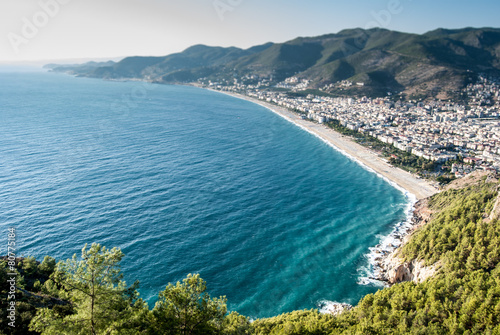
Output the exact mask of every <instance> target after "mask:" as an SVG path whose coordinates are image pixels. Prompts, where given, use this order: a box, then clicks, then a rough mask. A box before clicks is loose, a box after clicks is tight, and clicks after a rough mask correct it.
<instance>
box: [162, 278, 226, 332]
mask: <svg viewBox="0 0 500 335" xmlns="http://www.w3.org/2000/svg"><path fill="white" fill-rule="evenodd" d="M206 289H207V286H206V283H205V281H204V280H203V279H201V278H200V275H198V274H196V275H191V274H189V275H188V276H187V278H185V279H184V280H183V281H182V283H181V282H177V283H176V284H175V285H173V284H168V285H167V287H166V288H165V290H164V291H162V292H160V294H159V300H158V302H157V303H156V305H155V307H154V309H153V317H154V329H155V330H156V333H157V334H215V333H217V332H219V331H220V330H221V329H222V328H223V324H224V318H225V315H226V313H227V307H226V298H225V297H220V298H210V296H209V295H208V293H207V292H206ZM233 318H234V316H233Z"/></svg>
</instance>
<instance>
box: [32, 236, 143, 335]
mask: <svg viewBox="0 0 500 335" xmlns="http://www.w3.org/2000/svg"><path fill="white" fill-rule="evenodd" d="M122 257H123V253H122V252H121V251H120V249H117V248H113V249H111V250H108V249H106V247H103V246H101V245H99V244H92V246H91V247H90V248H89V249H87V245H85V247H84V248H83V249H82V254H81V259H78V258H77V256H76V255H74V256H73V258H72V259H69V260H67V261H65V262H59V263H58V264H57V270H56V272H54V273H53V275H52V280H53V281H54V282H55V283H56V284H57V285H58V286H60V287H61V290H60V291H59V292H58V295H59V297H61V298H62V299H64V300H67V301H71V304H72V306H73V308H74V313H72V314H70V315H66V314H61V313H60V312H59V311H58V310H57V309H54V308H53V309H50V308H42V309H39V310H38V312H37V315H36V317H35V318H34V319H33V320H32V322H31V325H30V328H31V330H34V331H38V332H40V333H42V334H110V333H118V331H119V329H120V328H121V327H122V326H123V321H124V320H126V319H128V318H129V317H130V316H131V315H132V314H134V313H135V312H136V310H135V309H134V308H132V307H131V305H132V304H133V303H134V301H135V300H136V295H137V292H136V291H135V288H136V285H133V286H132V287H130V288H127V287H126V286H125V282H123V281H122V280H121V279H122V274H121V272H120V268H119V262H120V261H121V259H122ZM48 263H50V261H48ZM52 289H54V288H53V287H52ZM134 306H135V305H134Z"/></svg>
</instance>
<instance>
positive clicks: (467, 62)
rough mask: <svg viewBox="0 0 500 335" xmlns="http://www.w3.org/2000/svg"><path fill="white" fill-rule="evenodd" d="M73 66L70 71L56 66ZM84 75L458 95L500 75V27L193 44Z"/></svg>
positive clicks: (349, 32) (353, 31)
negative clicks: (292, 82)
mask: <svg viewBox="0 0 500 335" xmlns="http://www.w3.org/2000/svg"><path fill="white" fill-rule="evenodd" d="M54 70H55V71H63V72H65V71H68V69H67V68H64V67H60V68H57V67H55V68H54ZM72 71H73V73H78V74H79V75H84V76H91V77H98V78H107V79H127V78H135V79H137V78H139V79H147V80H155V81H158V82H165V83H177V82H193V81H196V80H198V79H200V78H210V79H212V80H213V81H219V80H223V79H227V80H229V82H232V79H233V78H235V77H236V78H240V77H242V76H246V75H255V76H260V77H266V78H268V79H272V81H273V82H279V81H282V80H284V79H285V78H287V77H290V76H297V77H299V78H302V79H308V80H311V82H312V84H311V85H312V87H315V88H321V87H324V86H325V85H328V84H331V83H336V82H338V81H342V80H350V81H352V82H362V83H364V86H362V87H356V85H355V86H354V87H352V88H351V90H352V91H349V90H347V91H345V92H344V93H346V94H349V93H360V94H363V93H370V94H379V95H385V94H386V92H387V91H391V92H405V93H407V94H408V95H411V94H416V95H425V96H441V97H445V96H450V97H451V96H453V95H454V94H455V93H456V91H458V90H459V89H461V88H462V87H463V86H464V85H465V83H466V82H467V81H468V80H469V77H470V73H469V72H468V71H472V72H473V73H490V74H496V75H497V74H498V73H499V71H500V29H494V28H464V29H457V30H446V29H438V30H434V31H431V32H428V33H426V34H422V35H417V34H409V33H402V32H397V31H390V30H386V29H380V28H373V29H369V30H364V29H348V30H343V31H341V32H339V33H337V34H329V35H323V36H317V37H300V38H296V39H294V40H291V41H288V42H285V43H267V44H264V45H261V46H256V47H253V48H250V49H247V50H243V49H239V48H235V47H231V48H221V47H208V46H203V45H197V46H193V47H191V48H188V49H186V50H185V51H183V52H180V53H176V54H172V55H168V56H165V57H128V58H125V59H124V60H122V61H120V62H118V63H116V64H111V65H104V66H100V67H97V68H94V67H92V68H88V67H87V68H86V69H85V70H77V71H75V69H72Z"/></svg>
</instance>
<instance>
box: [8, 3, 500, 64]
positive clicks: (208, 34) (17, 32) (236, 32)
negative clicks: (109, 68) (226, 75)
mask: <svg viewBox="0 0 500 335" xmlns="http://www.w3.org/2000/svg"><path fill="white" fill-rule="evenodd" d="M499 13H500V1H498V0H483V1H481V0H478V1H475V2H472V1H463V0H461V1H457V0H454V1H452V0H432V1H431V0H341V1H338V0H337V1H335V0H309V1H299V0H267V1H264V0H176V1H174V0H0V62H7V61H23V60H52V59H68V58H73V59H76V58H108V57H109V58H112V57H120V56H129V55H166V54H169V53H173V52H178V51H182V50H183V49H185V48H187V47H189V46H191V45H193V44H199V43H201V44H207V45H218V46H237V47H243V48H246V47H250V46H253V45H257V44H262V43H265V42H268V41H272V42H283V41H286V40H289V39H293V38H295V37H297V36H315V35H321V34H327V33H335V32H338V31H340V30H342V29H346V28H354V27H361V28H370V27H373V26H378V27H382V28H387V29H391V30H399V31H405V32H414V33H423V32H426V31H429V30H433V29H436V28H438V27H444V28H461V27H467V26H473V27H486V26H488V27H500V19H499Z"/></svg>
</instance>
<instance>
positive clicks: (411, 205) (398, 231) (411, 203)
mask: <svg viewBox="0 0 500 335" xmlns="http://www.w3.org/2000/svg"><path fill="white" fill-rule="evenodd" d="M202 88H204V87H202ZM205 89H208V90H210V91H213V92H218V93H222V94H226V95H229V96H231V97H234V98H238V99H243V100H246V101H249V102H252V103H255V104H258V105H260V106H262V107H265V108H267V109H269V110H270V111H271V112H273V113H275V114H277V115H278V116H281V117H282V118H284V119H285V120H287V121H289V122H291V123H293V124H294V125H295V126H298V127H300V128H301V129H303V130H305V131H307V132H309V133H310V134H312V135H314V136H316V137H318V138H319V139H320V140H322V141H323V142H325V143H326V144H328V145H329V146H330V147H332V148H333V149H334V150H336V151H338V152H340V153H341V154H343V155H344V156H346V157H347V158H349V159H351V160H353V161H355V162H356V163H357V164H359V165H360V166H361V167H362V168H364V169H366V170H368V171H369V172H372V173H375V174H376V175H378V176H379V177H381V178H383V179H384V180H385V181H386V182H388V183H389V184H391V185H392V186H393V187H395V188H397V189H398V190H400V191H401V192H402V193H403V194H404V195H405V197H406V199H407V200H408V205H407V207H406V209H405V212H406V216H405V219H404V220H402V221H401V222H398V223H397V224H396V225H395V226H394V227H393V229H392V231H391V232H390V233H389V234H388V235H385V236H380V240H379V243H378V244H377V245H376V246H374V247H370V248H369V251H368V252H367V254H365V257H366V259H367V260H368V264H367V266H366V267H362V268H360V269H359V270H358V271H359V279H358V281H357V283H358V284H359V285H375V286H388V285H389V281H388V280H387V276H386V274H387V269H386V262H387V261H388V260H389V259H391V258H392V257H394V255H395V254H396V252H397V251H398V250H399V249H400V248H401V247H402V246H403V245H405V244H406V243H407V241H408V238H407V237H408V236H409V235H411V233H412V232H413V231H414V230H415V229H417V228H418V225H417V222H415V217H414V216H415V215H414V214H415V206H416V205H417V204H418V203H419V202H420V201H421V200H423V199H426V198H428V197H430V196H432V195H434V194H436V193H437V192H439V190H438V189H436V188H435V187H434V186H432V185H431V184H430V183H428V182H427V181H425V180H423V179H417V178H416V177H415V176H413V175H412V174H411V173H409V172H407V171H404V170H402V169H400V168H397V167H393V166H392V165H390V164H389V163H387V162H386V161H384V160H383V159H381V158H380V157H379V156H378V155H377V154H376V153H374V152H373V151H371V150H369V149H368V148H366V147H363V146H362V145H360V144H358V143H356V142H354V140H352V139H351V138H350V137H348V136H344V135H342V134H340V133H337V132H336V131H335V130H333V129H331V128H329V127H328V126H326V125H322V124H317V123H313V122H311V121H308V120H304V119H302V118H300V117H299V116H298V115H297V114H296V113H294V112H291V111H290V110H288V109H287V108H285V107H281V106H276V105H273V104H270V103H268V102H264V101H261V100H258V99H255V98H252V97H249V96H246V95H243V94H239V93H234V92H225V91H218V90H213V89H210V88H205ZM324 303H326V304H325V306H324V307H322V308H321V310H324V311H329V310H330V309H332V308H333V309H335V308H337V307H336V306H337V305H338V304H339V303H337V302H326V301H325V302H324Z"/></svg>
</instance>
